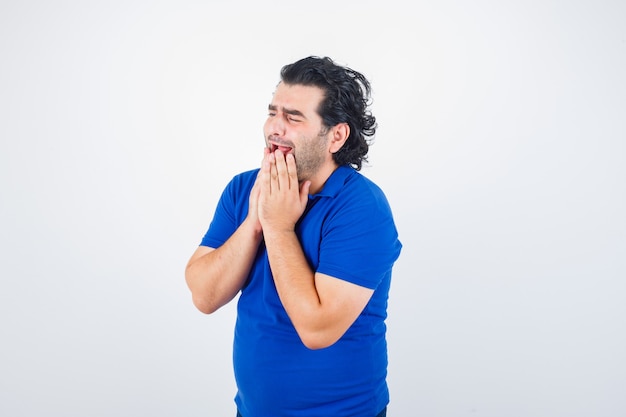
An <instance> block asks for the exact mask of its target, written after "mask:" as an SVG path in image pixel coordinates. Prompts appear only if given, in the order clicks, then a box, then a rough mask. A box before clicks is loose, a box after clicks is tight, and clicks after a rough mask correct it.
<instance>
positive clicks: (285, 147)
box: [270, 143, 293, 155]
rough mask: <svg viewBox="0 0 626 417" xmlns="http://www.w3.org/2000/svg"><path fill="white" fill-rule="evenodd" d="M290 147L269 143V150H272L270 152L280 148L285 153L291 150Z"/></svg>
mask: <svg viewBox="0 0 626 417" xmlns="http://www.w3.org/2000/svg"><path fill="white" fill-rule="evenodd" d="M292 149H293V148H291V147H289V146H284V145H277V144H275V143H270V152H272V153H274V152H276V150H280V151H281V152H282V153H284V154H285V155H287V154H288V153H289V152H291V150H292Z"/></svg>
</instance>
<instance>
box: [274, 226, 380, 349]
mask: <svg viewBox="0 0 626 417" xmlns="http://www.w3.org/2000/svg"><path fill="white" fill-rule="evenodd" d="M265 244H266V246H267V253H268V258H269V262H270V265H271V267H272V274H273V276H274V283H275V284H276V290H277V291H278V296H279V297H280V300H281V302H282V303H283V306H284V307H285V310H286V311H287V314H288V315H289V318H290V319H291V322H292V323H293V325H294V327H295V328H296V331H297V332H298V335H299V336H300V339H301V340H302V343H304V345H305V346H307V347H308V348H310V349H321V348H324V347H328V346H330V345H332V344H333V343H335V342H336V341H337V340H339V338H340V337H341V336H343V334H344V333H345V332H346V331H347V330H348V328H349V327H350V326H351V325H352V323H354V321H355V320H356V319H357V317H358V316H359V314H361V312H362V311H363V308H365V305H366V304H367V302H368V301H369V299H370V298H371V296H372V294H373V293H374V290H371V289H369V288H365V287H361V286H359V285H356V284H352V283H350V282H348V281H344V280H341V279H337V278H334V277H331V276H329V275H325V274H320V273H314V272H313V271H311V269H310V267H309V265H308V263H307V261H306V258H305V257H304V254H303V253H302V249H301V246H300V242H299V241H298V238H297V236H296V234H295V232H282V233H281V232H274V233H270V234H269V235H266V237H265Z"/></svg>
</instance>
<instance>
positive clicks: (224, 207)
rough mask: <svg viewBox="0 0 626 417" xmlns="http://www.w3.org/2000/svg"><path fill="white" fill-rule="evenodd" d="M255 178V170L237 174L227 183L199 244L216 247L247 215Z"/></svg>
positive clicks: (220, 244)
mask: <svg viewBox="0 0 626 417" xmlns="http://www.w3.org/2000/svg"><path fill="white" fill-rule="evenodd" d="M255 179H256V172H255V171H249V172H245V173H243V174H239V175H237V176H236V177H234V178H233V179H232V180H231V181H230V182H229V183H228V185H227V186H226V188H225V189H224V191H223V192H222V195H221V197H220V199H219V201H218V203H217V207H216V209H215V214H214V216H213V219H212V220H211V224H210V225H209V229H208V230H207V232H206V233H205V235H204V237H203V238H202V241H201V242H200V245H201V246H208V247H211V248H218V247H220V246H222V245H223V244H224V242H226V241H227V240H228V238H230V236H231V235H232V234H233V233H235V230H237V228H238V227H239V225H241V223H242V222H243V220H244V219H245V218H246V216H247V215H248V200H249V195H250V190H251V189H252V186H253V185H254V181H255Z"/></svg>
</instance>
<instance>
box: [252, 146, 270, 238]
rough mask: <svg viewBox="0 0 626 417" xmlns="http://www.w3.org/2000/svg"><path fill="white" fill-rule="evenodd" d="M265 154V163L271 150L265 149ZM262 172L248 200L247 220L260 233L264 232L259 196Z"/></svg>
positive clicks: (258, 175) (260, 171) (257, 177)
mask: <svg viewBox="0 0 626 417" xmlns="http://www.w3.org/2000/svg"><path fill="white" fill-rule="evenodd" d="M264 151H265V154H264V156H263V161H265V158H266V157H267V154H268V153H269V149H268V148H265V150H264ZM263 161H261V166H262V165H263ZM261 174H262V170H259V173H258V174H257V176H256V179H255V181H254V185H253V186H252V190H250V197H249V199H248V216H247V220H248V221H249V222H251V223H252V225H253V227H254V230H256V231H258V232H262V231H263V229H262V227H261V222H260V221H259V194H260V192H261V185H260V182H261V181H260V178H261Z"/></svg>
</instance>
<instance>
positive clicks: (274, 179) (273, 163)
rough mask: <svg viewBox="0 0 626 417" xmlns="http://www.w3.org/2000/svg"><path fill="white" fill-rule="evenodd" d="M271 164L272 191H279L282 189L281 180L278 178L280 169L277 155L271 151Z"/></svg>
mask: <svg viewBox="0 0 626 417" xmlns="http://www.w3.org/2000/svg"><path fill="white" fill-rule="evenodd" d="M268 160H269V164H270V171H269V174H270V175H269V176H270V180H269V181H270V192H272V191H278V190H279V189H280V182H279V178H278V171H277V168H276V155H275V154H273V153H270V154H269V156H268Z"/></svg>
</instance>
